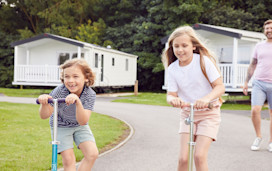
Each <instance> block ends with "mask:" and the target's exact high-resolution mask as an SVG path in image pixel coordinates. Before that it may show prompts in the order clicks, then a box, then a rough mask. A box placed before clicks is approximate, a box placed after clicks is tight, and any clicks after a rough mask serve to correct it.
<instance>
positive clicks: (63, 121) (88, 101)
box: [49, 84, 96, 128]
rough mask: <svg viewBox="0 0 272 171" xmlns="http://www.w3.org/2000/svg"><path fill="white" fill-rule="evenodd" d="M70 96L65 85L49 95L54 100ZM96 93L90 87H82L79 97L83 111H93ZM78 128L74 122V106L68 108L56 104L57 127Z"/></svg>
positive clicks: (51, 118)
mask: <svg viewBox="0 0 272 171" xmlns="http://www.w3.org/2000/svg"><path fill="white" fill-rule="evenodd" d="M69 94H70V92H69V90H68V89H67V88H66V87H65V85H63V84H62V85H60V86H58V87H56V88H55V89H54V90H53V91H52V92H51V93H50V96H52V97H53V98H54V99H59V98H66V97H67V96H68V95H69ZM95 97H96V93H95V91H94V90H93V89H92V88H91V87H86V86H85V87H84V88H83V91H82V93H81V95H80V97H79V99H80V100H81V103H82V105H83V108H84V109H88V110H91V111H93V108H94V102H95ZM53 115H54V114H52V115H51V117H50V121H49V122H50V126H51V127H53ZM77 126H80V125H79V124H78V122H77V120H76V105H75V104H71V105H69V106H67V105H66V103H59V104H58V127H66V128H70V127H77Z"/></svg>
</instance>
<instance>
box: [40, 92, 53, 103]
mask: <svg viewBox="0 0 272 171" xmlns="http://www.w3.org/2000/svg"><path fill="white" fill-rule="evenodd" d="M52 98H53V97H52V96H50V95H48V94H42V95H40V96H39V97H38V101H39V103H40V104H42V105H44V104H48V99H52Z"/></svg>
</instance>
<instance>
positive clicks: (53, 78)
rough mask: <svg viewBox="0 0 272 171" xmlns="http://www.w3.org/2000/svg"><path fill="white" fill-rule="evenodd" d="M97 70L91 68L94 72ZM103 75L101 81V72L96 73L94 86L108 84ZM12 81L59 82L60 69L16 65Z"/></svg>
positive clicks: (52, 66) (46, 66) (44, 66)
mask: <svg viewBox="0 0 272 171" xmlns="http://www.w3.org/2000/svg"><path fill="white" fill-rule="evenodd" d="M97 71H98V70H96V69H93V72H94V73H97ZM103 77H104V78H103V81H101V80H100V79H101V74H97V75H96V81H95V85H96V86H109V79H108V77H106V76H105V75H104V76H103ZM14 82H29V83H60V82H61V81H60V69H59V66H58V65H17V66H16V67H15V73H14Z"/></svg>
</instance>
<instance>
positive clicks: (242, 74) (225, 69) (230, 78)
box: [219, 64, 252, 87]
mask: <svg viewBox="0 0 272 171" xmlns="http://www.w3.org/2000/svg"><path fill="white" fill-rule="evenodd" d="M248 66H249V65H248V64H237V67H236V70H237V72H236V75H234V70H233V65H232V64H219V68H220V71H221V73H222V76H223V83H224V84H225V86H235V87H241V86H243V85H244V81H245V79H246V75H247V69H248ZM234 79H236V80H235V81H234ZM235 82H236V85H234V83H235ZM248 85H249V86H251V85H252V83H251V81H250V82H249V84H248Z"/></svg>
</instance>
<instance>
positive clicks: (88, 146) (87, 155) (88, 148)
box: [78, 141, 98, 171]
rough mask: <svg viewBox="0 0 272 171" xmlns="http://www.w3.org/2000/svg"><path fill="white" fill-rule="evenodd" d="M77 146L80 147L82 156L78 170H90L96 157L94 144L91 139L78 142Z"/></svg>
mask: <svg viewBox="0 0 272 171" xmlns="http://www.w3.org/2000/svg"><path fill="white" fill-rule="evenodd" d="M79 148H80V149H81V151H82V153H83V155H84V158H83V159H82V160H81V164H80V166H79V168H78V171H85V170H91V169H92V167H93V165H94V162H95V160H96V159H97V157H98V149H97V147H96V144H95V143H94V142H92V141H85V142H83V143H81V144H79Z"/></svg>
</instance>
